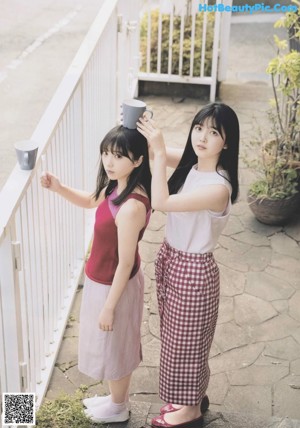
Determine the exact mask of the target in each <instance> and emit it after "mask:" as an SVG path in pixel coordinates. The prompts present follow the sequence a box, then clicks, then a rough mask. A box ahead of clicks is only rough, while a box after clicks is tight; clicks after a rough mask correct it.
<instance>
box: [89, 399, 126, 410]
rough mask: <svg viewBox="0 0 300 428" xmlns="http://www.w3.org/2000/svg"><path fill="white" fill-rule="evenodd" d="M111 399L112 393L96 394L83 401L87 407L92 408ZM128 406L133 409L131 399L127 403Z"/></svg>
mask: <svg viewBox="0 0 300 428" xmlns="http://www.w3.org/2000/svg"><path fill="white" fill-rule="evenodd" d="M110 399H111V395H100V396H99V395H94V397H89V398H84V399H83V400H82V403H83V405H84V406H85V407H87V408H88V409H91V408H92V407H98V406H101V405H102V404H104V403H107V402H108V401H109V400H110ZM126 407H127V409H128V410H129V411H130V410H131V403H130V401H129V400H128V401H127V403H126Z"/></svg>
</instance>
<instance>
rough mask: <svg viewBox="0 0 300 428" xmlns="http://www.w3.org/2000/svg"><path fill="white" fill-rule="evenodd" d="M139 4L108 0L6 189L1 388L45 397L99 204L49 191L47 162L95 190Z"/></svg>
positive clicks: (132, 74) (123, 91) (126, 75)
mask: <svg viewBox="0 0 300 428" xmlns="http://www.w3.org/2000/svg"><path fill="white" fill-rule="evenodd" d="M137 3H138V2H137V1H134V0H129V1H128V0H119V1H118V0H106V2H105V3H104V5H103V7H102V8H101V10H100V12H99V14H98V16H97V17H96V19H95V22H94V23H93V25H92V27H91V28H90V31H89V33H88V35H87V37H86V39H85V40H84V42H83V44H82V46H81V48H80V49H79V51H78V53H77V55H76V57H75V58H74V61H73V62H72V64H71V66H70V68H69V70H68V71H67V73H66V75H65V77H64V79H63V80H62V82H61V84H60V86H59V88H58V89H57V91H56V93H55V95H54V97H53V99H52V101H51V102H50V104H49V106H48V108H47V110H46V111H45V113H44V115H43V117H42V119H41V121H40V123H39V124H38V126H37V128H36V129H35V131H34V133H33V135H32V138H31V139H32V140H33V141H36V142H38V144H39V152H38V157H37V163H36V167H35V169H34V170H33V171H22V170H20V168H19V167H18V166H16V167H15V169H14V170H13V172H12V174H11V176H10V177H9V179H8V181H7V183H6V184H5V186H4V188H3V190H2V192H1V194H0V381H1V392H2V393H3V392H22V391H27V392H28V391H29V392H35V393H36V394H37V402H38V404H40V403H41V400H42V398H43V396H44V394H45V391H46V388H47V385H48V382H49V379H50V376H51V372H52V369H53V366H54V363H55V359H56V356H57V352H58V350H59V346H60V342H61V338H62V335H63V332H64V328H65V325H66V322H67V319H68V316H69V311H70V308H71V305H72V301H73V297H74V295H75V291H76V289H77V286H78V282H79V279H80V276H81V272H82V268H83V265H84V259H85V255H86V251H87V247H88V245H89V241H90V239H91V236H92V226H93V213H88V212H86V211H84V210H82V209H79V208H77V207H74V206H72V205H71V204H69V203H67V202H66V201H64V200H63V199H62V198H59V197H58V196H57V195H56V194H53V193H51V192H48V191H45V190H43V189H42V188H41V186H40V183H39V178H40V175H41V174H42V172H43V171H44V170H46V169H47V170H51V171H52V172H53V173H54V174H56V175H58V176H59V177H60V178H61V180H62V181H63V182H65V183H67V184H68V185H70V186H73V187H76V188H82V189H86V190H88V191H91V192H92V191H93V190H94V187H95V181H96V180H95V177H96V172H97V167H98V165H97V162H98V157H99V143H100V141H101V139H102V137H103V136H104V134H105V133H106V132H107V131H108V130H109V129H110V128H112V127H113V126H115V125H116V123H117V118H118V114H119V111H118V110H119V105H120V103H121V100H122V99H123V98H125V97H132V96H133V95H135V93H136V84H137V67H138V61H137V58H138V41H137V39H138V32H137V31H135V29H134V27H135V25H136V23H137V22H138V12H139V7H138V5H137ZM120 46H121V49H120ZM126 52H127V53H130V56H129V57H128V56H126V57H125V56H124V53H126Z"/></svg>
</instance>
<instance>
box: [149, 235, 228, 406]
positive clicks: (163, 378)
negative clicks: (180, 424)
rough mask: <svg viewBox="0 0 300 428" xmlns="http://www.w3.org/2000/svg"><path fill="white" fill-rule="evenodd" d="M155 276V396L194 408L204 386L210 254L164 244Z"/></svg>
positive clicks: (209, 335)
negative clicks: (158, 346) (158, 342)
mask: <svg viewBox="0 0 300 428" xmlns="http://www.w3.org/2000/svg"><path fill="white" fill-rule="evenodd" d="M155 275H156V282H157V297H158V308H159V314H160V336H161V355H160V376H159V395H160V398H161V399H163V400H164V401H166V402H170V403H173V404H181V405H190V406H191V405H196V404H199V403H200V402H201V400H202V398H203V397H204V395H205V392H206V389H207V386H208V382H209V376H210V370H209V365H208V356H209V351H210V347H211V343H212V340H213V336H214V333H215V328H216V323H217V317H218V308H219V295H220V282H219V268H218V266H217V264H216V262H215V260H214V257H213V254H212V253H205V254H195V253H187V252H184V251H179V250H176V249H175V248H173V247H171V246H170V245H169V244H168V243H167V242H166V241H164V243H163V244H162V246H161V248H160V251H159V253H158V256H157V259H156V262H155Z"/></svg>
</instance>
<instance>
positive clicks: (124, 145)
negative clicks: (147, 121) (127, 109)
mask: <svg viewBox="0 0 300 428" xmlns="http://www.w3.org/2000/svg"><path fill="white" fill-rule="evenodd" d="M105 151H111V152H112V153H118V154H120V155H122V156H125V157H127V158H128V159H130V160H131V161H132V162H134V161H137V160H138V159H139V158H140V157H141V156H143V161H142V163H141V164H140V165H139V166H138V167H136V168H134V169H133V171H132V173H131V174H130V176H129V177H128V181H127V186H126V188H125V189H124V190H123V192H121V193H120V195H118V196H117V197H116V198H115V199H114V200H113V203H114V204H115V205H120V204H121V203H122V202H123V201H124V199H125V198H126V197H127V196H128V195H129V194H130V193H132V192H133V191H134V189H135V188H136V187H139V188H140V189H141V190H143V191H145V192H146V194H147V196H148V198H149V200H150V201H151V171H150V164H149V153H148V144H147V140H146V138H145V137H144V136H143V135H142V134H141V133H140V132H138V131H137V130H136V129H128V128H125V127H124V126H116V127H115V128H113V129H111V130H110V131H109V132H108V133H107V134H106V135H105V137H104V138H103V140H102V142H101V144H100V156H101V155H102V153H103V152H105ZM106 186H107V187H106ZM116 186H117V180H109V178H108V177H107V174H106V172H105V169H104V166H103V163H102V160H101V159H100V166H99V171H98V176H97V183H96V190H95V193H94V197H95V199H98V198H99V195H100V192H101V190H102V189H104V187H106V190H105V196H108V195H109V194H111V193H112V191H113V190H114V188H115V187H116Z"/></svg>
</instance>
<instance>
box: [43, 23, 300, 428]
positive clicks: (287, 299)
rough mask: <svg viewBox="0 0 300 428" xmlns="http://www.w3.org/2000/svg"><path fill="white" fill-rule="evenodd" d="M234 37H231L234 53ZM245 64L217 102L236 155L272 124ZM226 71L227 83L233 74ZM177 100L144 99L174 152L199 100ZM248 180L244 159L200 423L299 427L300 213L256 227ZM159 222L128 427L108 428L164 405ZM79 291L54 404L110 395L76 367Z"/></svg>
mask: <svg viewBox="0 0 300 428" xmlns="http://www.w3.org/2000/svg"><path fill="white" fill-rule="evenodd" d="M243 25H244V26H245V24H243ZM233 31H234V28H233ZM255 34H256V35H257V33H255ZM238 40H239V39H238V38H236V39H235V40H233V42H232V46H233V47H234V46H236V45H234V43H235V42H236V43H238ZM256 43H258V42H257V41H256ZM257 46H258V49H259V45H257ZM253 50H254V47H253ZM235 52H238V51H235ZM235 60H238V58H235V57H234V54H231V57H230V61H231V62H230V64H229V67H232V65H233V66H234V64H233V63H232V61H235ZM252 63H253V64H254V66H255V67H256V68H255V69H253V70H251V63H249V65H248V68H247V70H248V71H249V73H250V74H249V75H250V76H251V78H249V76H248V78H247V76H245V75H244V76H243V79H240V80H239V81H236V80H233V79H232V80H230V81H229V82H227V83H226V84H222V86H221V91H220V99H221V100H222V101H223V102H226V103H228V104H229V105H231V106H232V107H233V108H234V109H235V110H236V112H237V114H238V116H239V120H240V124H241V151H242V154H243V153H245V146H246V144H248V143H250V142H251V140H252V139H253V137H254V136H255V132H256V128H257V126H258V125H260V126H261V127H262V130H263V133H265V134H266V133H267V131H268V127H269V126H268V123H267V119H266V110H267V108H268V100H269V98H270V97H271V91H270V87H269V86H268V83H267V82H266V79H265V77H264V79H260V78H259V75H260V74H261V75H262V73H263V71H262V70H261V69H257V64H255V60H254V59H253V61H252ZM230 70H231V74H230V77H231V78H232V77H233V76H234V68H230ZM240 70H241V69H240ZM230 82H232V83H230ZM175 101H176V100H172V99H171V98H160V97H147V99H146V102H147V103H148V105H150V106H151V107H152V108H153V111H154V116H155V118H156V120H157V123H158V125H159V126H161V127H162V128H163V130H164V134H165V139H166V141H167V143H168V144H170V145H171V146H179V147H180V146H182V145H184V144H185V140H186V137H187V133H188V129H189V126H190V123H191V120H192V118H193V117H194V115H195V113H196V112H197V111H198V110H199V108H200V107H201V105H202V104H205V103H206V102H205V101H199V100H192V99H186V100H184V101H183V102H181V103H176V102H175ZM251 178H252V173H251V171H249V170H248V169H247V168H245V167H244V165H243V162H242V161H241V168H240V179H241V193H240V199H239V202H238V203H237V204H235V206H234V208H233V212H232V216H231V218H230V221H229V224H228V225H227V227H226V229H225V231H224V233H223V235H222V237H221V239H220V242H219V246H218V248H217V249H216V251H215V257H216V259H217V261H218V263H219V266H220V270H221V303H220V311H219V319H218V325H217V329H216V334H215V338H214V342H213V346H212V349H211V355H210V368H211V380H210V385H209V389H208V391H207V393H208V395H209V398H210V401H211V406H210V411H209V412H208V413H207V414H206V415H205V423H204V426H206V427H210V428H219V427H222V428H223V427H224V428H267V427H268V428H271V427H274V428H275V427H276V428H287V427H293V428H296V427H298V428H299V427H300V406H299V404H300V310H299V308H300V264H299V260H300V248H299V242H300V208H299V212H298V214H296V215H295V217H294V219H293V220H292V221H291V222H290V223H289V225H288V226H286V227H270V226H265V225H262V224H260V223H258V222H257V221H256V220H255V219H254V217H253V215H252V213H251V211H250V210H249V207H248V205H247V203H246V193H247V188H248V184H249V182H250V180H251ZM164 225H165V215H164V214H163V213H159V212H155V213H154V214H153V215H152V219H151V223H150V226H149V228H148V230H147V231H146V233H145V236H144V240H143V242H142V243H141V245H140V250H141V255H142V261H143V268H144V272H145V277H146V289H145V308H144V321H143V326H142V336H143V338H142V343H143V354H144V360H143V362H142V364H141V365H140V367H139V368H138V369H137V370H136V372H135V373H134V375H133V381H132V387H131V401H132V417H131V419H130V421H129V422H128V423H124V424H114V426H119V425H120V426H122V427H130V428H133V427H135V428H139V427H142V426H144V425H145V424H146V423H149V422H150V418H151V417H152V416H153V415H157V414H158V411H159V407H160V406H161V400H160V399H159V397H158V394H157V393H158V366H159V351H160V340H159V318H158V311H157V302H156V295H155V278H154V259H155V255H156V253H157V251H158V248H159V245H160V243H161V242H162V239H163V236H164ZM81 293H82V289H81V288H79V290H78V293H77V296H76V299H75V303H74V307H73V309H72V317H71V318H70V322H69V324H68V326H67V329H66V332H65V338H64V340H63V342H62V346H61V350H60V353H59V355H58V358H57V363H56V367H55V369H54V373H53V377H52V379H51V382H50V385H49V390H48V393H47V397H48V398H54V397H56V396H57V394H58V392H59V391H60V390H61V389H62V390H64V391H66V392H68V393H70V394H72V393H73V392H74V391H75V390H76V388H77V387H79V386H80V385H88V387H89V389H88V393H89V394H92V395H93V394H95V393H97V394H103V393H106V392H107V389H106V385H102V384H101V383H100V384H97V383H96V382H95V381H93V380H92V379H90V378H88V377H86V376H84V375H82V374H81V373H79V371H78V369H77V341H78V322H79V307H80V299H81ZM70 428H72V427H70ZM76 428H77V427H76ZM78 428H79V427H78Z"/></svg>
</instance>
